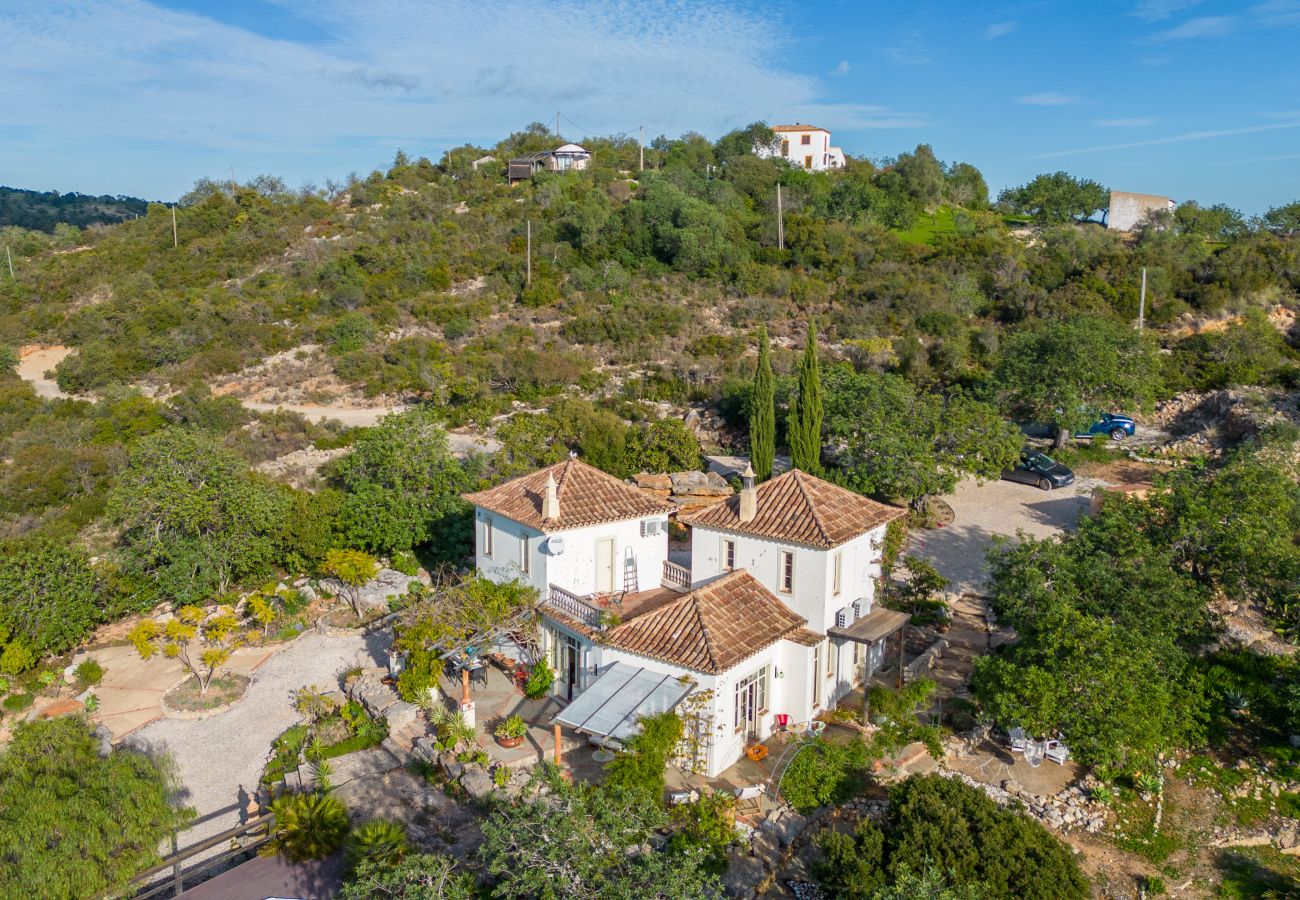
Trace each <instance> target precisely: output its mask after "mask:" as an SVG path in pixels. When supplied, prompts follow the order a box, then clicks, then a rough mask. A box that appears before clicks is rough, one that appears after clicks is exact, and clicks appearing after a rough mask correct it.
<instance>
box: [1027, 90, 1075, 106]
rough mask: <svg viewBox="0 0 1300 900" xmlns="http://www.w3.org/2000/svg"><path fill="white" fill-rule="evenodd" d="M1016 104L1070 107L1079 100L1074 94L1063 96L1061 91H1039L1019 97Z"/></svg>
mask: <svg viewBox="0 0 1300 900" xmlns="http://www.w3.org/2000/svg"><path fill="white" fill-rule="evenodd" d="M1016 102H1017V103H1019V104H1021V105H1022V106H1070V105H1072V104H1075V103H1078V102H1079V98H1078V97H1076V96H1074V95H1073V94H1062V93H1061V92H1060V91H1039V92H1038V93H1037V94H1025V95H1024V96H1022V97H1017V98H1016Z"/></svg>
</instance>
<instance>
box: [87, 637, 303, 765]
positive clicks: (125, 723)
mask: <svg viewBox="0 0 1300 900" xmlns="http://www.w3.org/2000/svg"><path fill="white" fill-rule="evenodd" d="M277 649H279V648H277V647H242V648H240V649H238V650H236V651H235V652H234V654H232V656H231V658H230V665H229V667H228V671H230V672H233V673H235V674H237V675H244V676H248V677H251V676H252V674H253V673H254V672H256V671H257V670H258V668H260V667H261V665H262V664H263V663H265V662H266V661H267V660H268V659H270V658H271V656H272V655H274V653H275V652H276V650H277ZM86 659H95V660H97V661H98V662H99V664H100V665H101V666H103V667H104V680H103V681H101V682H100V683H99V684H98V685H97V686H95V687H94V688H91V693H93V694H94V695H95V697H96V698H98V700H99V709H98V710H96V711H95V712H94V713H93V714H92V715H91V716H90V719H91V721H92V722H95V723H97V724H101V725H104V726H105V727H107V728H108V730H109V731H111V732H112V733H113V741H114V742H117V741H120V740H121V739H122V738H124V737H126V735H128V734H130V733H131V732H133V731H135V730H136V729H138V728H142V727H144V726H145V725H148V724H149V723H150V722H154V721H157V720H158V719H161V718H162V717H163V711H162V706H161V701H162V697H163V694H165V693H167V692H168V691H170V690H171V689H172V688H174V687H175V686H176V685H178V684H180V683H181V682H182V681H184V680H185V679H186V678H187V677H188V676H187V675H186V673H185V670H184V668H183V667H182V666H181V664H180V663H179V662H178V661H176V660H174V659H168V658H167V657H165V656H163V655H162V654H158V655H156V656H154V657H153V658H152V659H147V660H146V659H141V658H140V654H139V653H137V652H136V649H135V647H133V646H131V645H129V644H124V645H121V646H116V647H99V648H96V649H93V650H86V651H83V652H81V653H78V654H77V655H76V656H75V657H74V658H73V660H72V666H73V667H74V668H75V667H76V666H77V665H79V664H80V663H81V662H82V661H83V660H86Z"/></svg>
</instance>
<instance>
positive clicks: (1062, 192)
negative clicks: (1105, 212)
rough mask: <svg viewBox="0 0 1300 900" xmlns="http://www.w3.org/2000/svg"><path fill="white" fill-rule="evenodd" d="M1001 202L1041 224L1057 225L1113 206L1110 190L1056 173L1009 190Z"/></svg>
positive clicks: (1086, 216)
mask: <svg viewBox="0 0 1300 900" xmlns="http://www.w3.org/2000/svg"><path fill="white" fill-rule="evenodd" d="M998 202H999V203H1000V204H1001V205H1003V206H1004V207H1006V208H1007V209H1008V210H1010V211H1011V212H1016V213H1023V214H1025V215H1028V216H1030V217H1031V218H1032V219H1033V220H1034V221H1035V222H1038V223H1039V224H1043V225H1054V224H1060V223H1062V222H1077V221H1081V220H1083V219H1088V218H1091V216H1092V215H1093V214H1094V213H1096V212H1097V211H1098V210H1101V209H1105V208H1106V207H1107V205H1108V204H1109V203H1110V191H1109V190H1107V189H1106V188H1105V187H1103V186H1102V185H1100V184H1098V183H1097V182H1095V181H1092V180H1090V179H1087V178H1075V177H1074V176H1072V175H1070V174H1068V173H1066V172H1053V173H1051V174H1049V175H1039V176H1037V177H1036V178H1034V179H1033V180H1032V181H1030V182H1029V183H1027V184H1023V185H1021V186H1019V187H1014V188H1007V189H1006V190H1004V191H1003V192H1002V193H1001V194H999V195H998Z"/></svg>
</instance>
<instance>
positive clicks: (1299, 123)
mask: <svg viewBox="0 0 1300 900" xmlns="http://www.w3.org/2000/svg"><path fill="white" fill-rule="evenodd" d="M1286 128H1300V118H1298V119H1295V120H1294V121H1290V122H1277V123H1275V124H1273V125H1252V126H1250V127H1247V128H1216V129H1208V130H1205V131H1189V132H1186V133H1185V134H1174V135H1170V136H1168V137H1160V138H1152V139H1151V140H1147V141H1129V142H1127V143H1123V144H1104V145H1102V146H1099V147H1077V148H1075V149H1073V150H1053V151H1051V152H1050V153H1036V154H1034V155H1033V156H1022V157H1020V160H1022V161H1023V160H1035V159H1057V158H1059V157H1062V156H1080V155H1083V154H1085V153H1106V152H1109V151H1112V150H1132V149H1135V148H1138V147H1155V146H1158V145H1160V144H1182V143H1186V142H1187V141H1203V140H1208V139H1210V138H1221V137H1235V136H1237V135H1242V134H1259V133H1261V132H1266V131H1280V130H1282V129H1286Z"/></svg>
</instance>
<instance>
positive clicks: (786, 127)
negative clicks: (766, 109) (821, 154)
mask: <svg viewBox="0 0 1300 900" xmlns="http://www.w3.org/2000/svg"><path fill="white" fill-rule="evenodd" d="M772 130H773V131H775V132H776V133H777V134H781V133H783V132H788V131H826V129H825V128H818V127H817V126H816V125H773V126H772ZM826 133H827V134H830V132H829V131H826Z"/></svg>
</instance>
